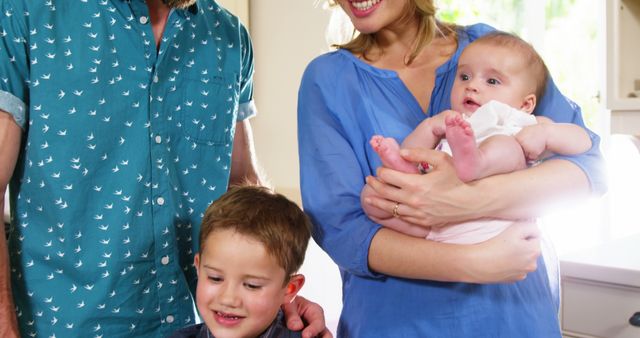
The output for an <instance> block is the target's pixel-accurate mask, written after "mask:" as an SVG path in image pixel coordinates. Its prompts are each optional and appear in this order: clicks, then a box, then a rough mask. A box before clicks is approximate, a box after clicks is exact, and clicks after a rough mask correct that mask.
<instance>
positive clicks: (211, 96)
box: [179, 73, 239, 145]
mask: <svg viewBox="0 0 640 338" xmlns="http://www.w3.org/2000/svg"><path fill="white" fill-rule="evenodd" d="M237 78H238V76H237V75H236V74H233V73H226V74H218V75H215V76H214V75H211V76H208V75H202V76H201V77H200V78H197V79H194V78H191V79H189V80H188V81H186V83H185V88H184V93H185V97H187V100H186V104H185V105H183V106H182V109H181V110H180V113H179V118H180V121H181V123H182V131H183V133H184V134H185V136H186V137H187V138H188V139H189V140H191V141H194V142H197V143H205V144H210V145H227V144H230V143H231V140H232V136H233V135H231V133H232V132H233V131H234V130H235V128H234V125H235V122H236V118H237V115H238V99H239V85H238V81H237Z"/></svg>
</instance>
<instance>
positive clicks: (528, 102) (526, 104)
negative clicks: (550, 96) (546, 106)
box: [520, 94, 536, 114]
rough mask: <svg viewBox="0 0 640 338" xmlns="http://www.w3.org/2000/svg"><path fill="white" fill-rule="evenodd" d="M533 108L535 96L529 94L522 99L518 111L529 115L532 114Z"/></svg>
mask: <svg viewBox="0 0 640 338" xmlns="http://www.w3.org/2000/svg"><path fill="white" fill-rule="evenodd" d="M535 107H536V95H535V94H529V95H527V96H525V97H524V101H522V106H521V107H520V110H522V111H524V112H527V113H529V114H531V113H533V109H534V108H535Z"/></svg>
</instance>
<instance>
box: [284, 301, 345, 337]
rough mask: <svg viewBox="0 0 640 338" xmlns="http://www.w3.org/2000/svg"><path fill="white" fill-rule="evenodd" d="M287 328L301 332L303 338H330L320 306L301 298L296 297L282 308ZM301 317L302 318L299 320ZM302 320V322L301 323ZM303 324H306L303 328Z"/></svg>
mask: <svg viewBox="0 0 640 338" xmlns="http://www.w3.org/2000/svg"><path fill="white" fill-rule="evenodd" d="M282 310H283V311H284V318H285V320H286V321H287V327H288V328H289V330H292V331H300V330H302V329H303V328H304V330H302V337H303V338H311V337H320V338H332V337H333V335H332V334H331V332H330V331H329V329H327V327H326V324H325V322H324V311H323V310H322V308H321V307H320V305H318V304H316V303H314V302H312V301H309V300H308V299H306V298H304V297H302V296H299V295H298V296H296V298H294V299H293V301H292V302H291V303H287V304H284V305H283V306H282ZM301 317H302V318H301ZM303 319H304V322H303ZM304 323H308V325H307V326H306V327H305V326H304V325H305V324H304Z"/></svg>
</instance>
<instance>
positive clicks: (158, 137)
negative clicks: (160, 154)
mask: <svg viewBox="0 0 640 338" xmlns="http://www.w3.org/2000/svg"><path fill="white" fill-rule="evenodd" d="M155 140H156V143H157V144H160V143H162V136H160V135H156V138H155Z"/></svg>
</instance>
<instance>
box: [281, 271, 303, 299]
mask: <svg viewBox="0 0 640 338" xmlns="http://www.w3.org/2000/svg"><path fill="white" fill-rule="evenodd" d="M303 285H304V275H302V274H296V275H293V276H291V278H290V279H289V282H288V283H287V286H286V291H285V293H284V300H283V301H282V304H287V303H291V302H292V301H293V299H294V298H296V295H297V294H298V291H300V289H302V286H303Z"/></svg>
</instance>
